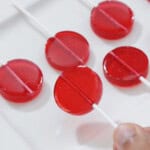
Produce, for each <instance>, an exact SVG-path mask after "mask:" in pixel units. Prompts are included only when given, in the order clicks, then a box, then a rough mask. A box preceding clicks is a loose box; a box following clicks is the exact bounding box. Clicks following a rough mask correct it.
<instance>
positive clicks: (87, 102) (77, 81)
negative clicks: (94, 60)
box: [54, 67, 117, 127]
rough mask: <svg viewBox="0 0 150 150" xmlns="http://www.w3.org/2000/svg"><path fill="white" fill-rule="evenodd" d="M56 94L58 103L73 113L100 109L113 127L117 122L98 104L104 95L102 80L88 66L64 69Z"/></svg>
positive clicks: (56, 85) (84, 112) (58, 81)
mask: <svg viewBox="0 0 150 150" xmlns="http://www.w3.org/2000/svg"><path fill="white" fill-rule="evenodd" d="M54 96H55V100H56V103H57V105H58V106H59V107H60V108H61V109H62V110H63V111H65V112H67V113H71V114H73V115H82V114H86V113H88V112H90V111H92V110H93V108H94V109H96V110H98V111H99V112H100V113H101V114H102V115H103V116H104V117H105V118H106V119H107V120H108V121H109V122H110V124H111V125H112V126H113V127H116V126H117V124H116V123H115V122H114V121H113V120H112V119H111V118H110V117H109V116H108V115H107V114H106V113H105V112H103V111H102V110H101V109H100V108H99V107H98V106H97V104H98V103H99V101H100V98H101V96H102V82H101V80H100V78H99V76H98V75H97V74H96V73H95V72H94V71H92V70H91V69H90V68H88V67H76V68H74V69H70V70H68V71H64V72H63V73H62V74H61V75H60V77H59V78H58V79H57V81H56V84H55V88H54Z"/></svg>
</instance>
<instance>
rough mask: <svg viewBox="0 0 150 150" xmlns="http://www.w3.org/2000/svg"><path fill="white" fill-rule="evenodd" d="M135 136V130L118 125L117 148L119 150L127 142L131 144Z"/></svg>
mask: <svg viewBox="0 0 150 150" xmlns="http://www.w3.org/2000/svg"><path fill="white" fill-rule="evenodd" d="M135 134H136V131H135V128H134V127H130V126H128V125H120V126H119V128H118V134H117V146H118V148H121V147H122V146H123V145H124V144H126V143H127V142H132V141H133V139H134V136H135Z"/></svg>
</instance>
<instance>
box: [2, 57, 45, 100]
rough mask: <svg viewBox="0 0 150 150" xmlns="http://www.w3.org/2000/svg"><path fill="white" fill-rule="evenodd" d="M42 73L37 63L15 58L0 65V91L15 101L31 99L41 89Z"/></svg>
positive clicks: (8, 98)
mask: <svg viewBox="0 0 150 150" xmlns="http://www.w3.org/2000/svg"><path fill="white" fill-rule="evenodd" d="M42 83H43V75H42V72H41V70H40V69H39V67H38V66H37V65H35V64H34V63H32V62H31V61H28V60H23V59H16V60H12V61H9V62H8V63H7V64H6V65H3V66H1V67H0V93H1V94H2V96H3V97H5V98H6V99H7V100H9V101H11V102H15V103H24V102H28V101H31V100H32V99H33V98H35V97H36V96H37V95H38V94H39V93H40V91H41V88H42Z"/></svg>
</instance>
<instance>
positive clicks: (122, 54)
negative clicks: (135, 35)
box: [103, 46, 150, 87]
mask: <svg viewBox="0 0 150 150" xmlns="http://www.w3.org/2000/svg"><path fill="white" fill-rule="evenodd" d="M148 66H149V62H148V58H147V56H146V54H145V53H144V52H143V51H141V50H140V49H137V48H135V47H131V46H124V47H118V48H116V49H114V50H112V51H110V52H109V53H108V54H107V55H106V56H105V58H104V61H103V71H104V75H105V77H106V78H107V79H108V80H109V81H110V82H111V83H112V84H115V85H118V86H123V87H128V86H133V85H136V84H138V83H140V82H142V83H144V84H145V85H147V86H148V87H150V83H149V81H147V80H146V79H145V77H146V76H147V74H148Z"/></svg>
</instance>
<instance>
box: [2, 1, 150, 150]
mask: <svg viewBox="0 0 150 150" xmlns="http://www.w3.org/2000/svg"><path fill="white" fill-rule="evenodd" d="M37 1H38V3H36V4H35V2H37ZM91 1H92V0H91ZM122 1H123V2H125V3H126V4H128V5H129V6H130V7H131V8H132V9H133V11H134V14H135V24H134V27H133V31H132V32H131V34H130V35H128V36H127V37H126V38H124V39H122V40H118V41H106V40H103V39H100V38H98V37H97V36H96V35H95V34H94V33H93V32H92V30H91V28H90V24H89V19H90V11H89V9H88V8H86V6H85V5H84V4H83V3H81V2H80V0H32V2H33V3H34V5H32V6H31V7H30V9H29V11H30V12H31V13H32V14H33V15H34V16H36V17H37V18H38V19H39V20H40V21H41V23H43V24H45V26H47V28H48V29H49V31H50V32H51V33H52V34H53V35H54V34H55V33H56V32H59V31H62V30H73V31H77V32H79V33H81V34H83V35H84V36H85V37H86V38H87V39H88V41H89V43H90V47H91V57H90V60H89V62H88V64H87V65H88V66H90V67H91V68H93V70H95V71H96V72H97V73H98V74H99V75H100V77H101V79H102V81H103V86H104V91H103V97H102V100H101V103H100V107H101V108H103V110H105V111H106V112H107V113H108V114H109V115H110V116H111V117H112V118H113V119H114V120H116V121H121V122H135V123H139V124H141V125H143V126H150V117H149V115H150V109H149V108H150V89H148V88H147V87H145V86H144V85H142V84H140V85H138V86H136V87H132V88H128V89H120V88H118V87H114V86H113V85H111V84H110V83H109V82H108V81H107V80H106V79H105V77H104V75H103V72H102V61H103V58H104V56H105V54H106V53H107V52H109V51H110V50H112V49H114V48H115V47H117V46H123V45H131V46H136V47H138V48H140V49H142V50H143V51H144V52H145V53H146V54H147V55H148V57H149V58H150V29H149V28H150V3H148V2H147V1H146V0H132V1H131V0H122ZM18 2H20V3H21V4H22V5H23V6H26V5H29V3H30V4H31V1H30V0H24V1H23V0H18ZM93 2H94V3H95V4H96V3H98V2H99V0H93ZM33 3H32V4H33ZM46 40H47V39H45V37H44V36H43V35H42V34H40V33H39V32H38V31H37V30H36V29H35V28H34V26H33V25H31V24H30V23H29V21H28V20H27V19H25V18H24V17H23V16H22V15H21V14H19V13H18V12H17V11H16V10H15V8H13V7H12V6H11V4H10V2H9V1H8V0H0V63H1V64H2V63H6V62H7V61H8V60H11V59H14V58H26V59H29V60H32V61H33V62H35V63H36V64H38V65H39V67H40V68H41V69H42V71H43V74H44V80H45V82H44V87H43V90H42V92H41V94H40V95H39V97H37V98H36V99H35V100H34V101H33V102H31V103H28V104H24V105H15V104H10V103H7V101H6V100H4V99H3V98H2V97H0V106H1V107H0V149H1V150H51V149H53V150H60V149H61V150H111V149H112V129H111V127H110V126H109V125H108V123H107V121H106V120H105V119H104V118H103V117H102V116H101V115H100V114H98V113H97V112H95V111H93V112H91V113H89V114H87V115H85V116H79V117H77V116H71V115H69V114H66V113H64V112H62V111H61V110H60V109H59V108H58V107H57V106H56V104H55V101H54V98H53V87H54V84H55V81H56V79H57V77H58V75H59V74H60V72H58V71H55V70H54V69H53V68H51V67H50V66H49V65H48V63H47V62H46V59H45V55H44V48H45V43H46ZM149 76H150V75H149ZM148 79H149V80H150V77H148Z"/></svg>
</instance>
